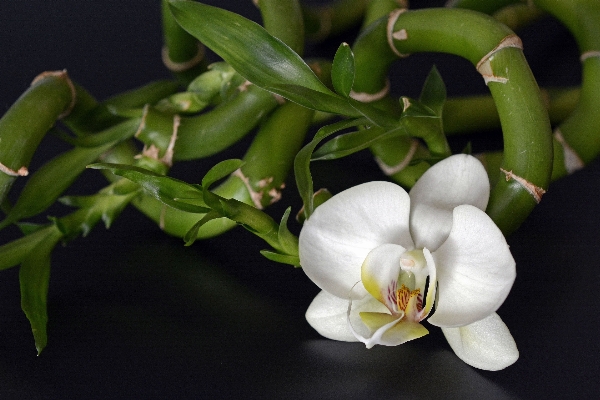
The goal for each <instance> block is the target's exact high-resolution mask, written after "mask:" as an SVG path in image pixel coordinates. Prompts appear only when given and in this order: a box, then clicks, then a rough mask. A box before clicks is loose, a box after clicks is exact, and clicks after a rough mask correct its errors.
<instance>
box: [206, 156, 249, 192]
mask: <svg viewBox="0 0 600 400" xmlns="http://www.w3.org/2000/svg"><path fill="white" fill-rule="evenodd" d="M242 165H244V161H242V160H239V159H236V158H232V159H230V160H224V161H221V162H220V163H218V164H217V165H215V166H214V167H212V168H211V169H209V170H208V172H207V173H206V175H204V178H202V187H204V188H205V189H208V188H209V187H210V186H211V185H212V184H213V183H215V182H216V181H218V180H219V179H223V178H225V177H226V176H229V175H230V174H232V173H233V172H234V171H236V170H238V169H239V168H240V167H241V166H242Z"/></svg>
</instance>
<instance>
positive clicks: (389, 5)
mask: <svg viewBox="0 0 600 400" xmlns="http://www.w3.org/2000/svg"><path fill="white" fill-rule="evenodd" d="M397 8H408V0H371V1H370V2H369V4H368V5H367V10H366V11H365V16H364V18H363V26H362V28H363V29H364V28H366V27H367V26H368V25H370V24H371V23H373V22H375V21H377V20H378V19H379V18H381V17H383V16H386V15H388V14H389V13H391V12H392V11H394V10H395V9H397Z"/></svg>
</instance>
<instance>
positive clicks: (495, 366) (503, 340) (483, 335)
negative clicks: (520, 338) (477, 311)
mask: <svg viewBox="0 0 600 400" xmlns="http://www.w3.org/2000/svg"><path fill="white" fill-rule="evenodd" d="M442 332H444V336H446V339H447V340H448V343H449V344H450V347H452V350H454V352H455V353H456V355H457V356H458V357H459V358H460V359H461V360H463V361H464V362H466V363H467V364H469V365H471V366H473V367H475V368H479V369H484V370H488V371H498V370H501V369H504V368H506V367H508V366H509V365H511V364H513V363H514V362H515V361H517V359H518V358H519V350H518V349H517V345H516V343H515V341H514V339H513V337H512V335H511V334H510V331H509V330H508V328H507V327H506V325H505V324H504V322H502V319H500V317H499V316H498V314H496V313H492V314H490V315H489V316H488V317H487V318H484V319H482V320H481V321H477V322H474V323H472V324H469V325H466V326H462V327H460V328H442Z"/></svg>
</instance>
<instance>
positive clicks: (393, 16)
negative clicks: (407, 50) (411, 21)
mask: <svg viewBox="0 0 600 400" xmlns="http://www.w3.org/2000/svg"><path fill="white" fill-rule="evenodd" d="M406 11H407V9H406V8H398V9H396V10H394V11H392V12H391V13H390V15H389V17H388V22H387V28H386V32H387V42H388V45H389V46H390V49H391V50H392V52H393V53H394V54H395V55H396V56H398V57H400V58H404V57H408V54H403V53H400V52H399V51H398V49H397V48H396V46H394V40H406V39H408V33H407V32H406V29H400V30H398V31H396V32H394V25H396V21H398V17H400V15H401V14H402V13H404V12H406Z"/></svg>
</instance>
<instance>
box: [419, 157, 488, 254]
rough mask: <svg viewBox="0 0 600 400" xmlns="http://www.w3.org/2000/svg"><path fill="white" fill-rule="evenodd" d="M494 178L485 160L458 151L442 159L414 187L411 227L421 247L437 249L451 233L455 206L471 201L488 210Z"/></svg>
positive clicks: (481, 208)
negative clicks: (488, 171)
mask: <svg viewBox="0 0 600 400" xmlns="http://www.w3.org/2000/svg"><path fill="white" fill-rule="evenodd" d="M489 196H490V182H489V179H488V176H487V173H486V171H485V168H484V167H483V165H482V164H481V162H480V161H479V160H478V159H476V158H475V157H473V156H469V155H466V154H456V155H454V156H450V157H448V158H446V159H445V160H442V161H440V162H439V163H437V164H435V165H434V166H432V167H431V168H429V169H428V170H427V171H426V172H425V174H423V176H422V177H421V178H420V179H419V180H418V181H417V183H415V185H414V186H413V188H412V189H411V191H410V199H411V210H410V219H411V220H410V229H411V233H412V238H413V240H414V242H415V245H416V247H417V248H422V247H427V248H428V249H429V250H431V251H435V250H436V249H437V248H438V247H439V246H440V245H441V244H442V243H443V242H444V240H446V238H447V237H448V234H449V232H450V229H451V227H452V210H453V209H454V208H455V207H456V206H459V205H461V204H470V205H472V206H475V207H477V208H479V209H480V210H485V208H486V207H487V203H488V199H489Z"/></svg>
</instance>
